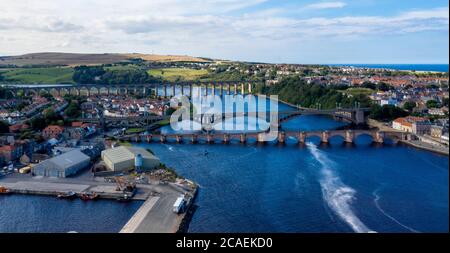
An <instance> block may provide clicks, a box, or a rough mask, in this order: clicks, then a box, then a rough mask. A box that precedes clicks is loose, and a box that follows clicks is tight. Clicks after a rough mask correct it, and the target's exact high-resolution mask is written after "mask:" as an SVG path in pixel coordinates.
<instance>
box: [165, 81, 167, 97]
mask: <svg viewBox="0 0 450 253" xmlns="http://www.w3.org/2000/svg"><path fill="white" fill-rule="evenodd" d="M164 97H165V98H166V97H167V85H166V84H164Z"/></svg>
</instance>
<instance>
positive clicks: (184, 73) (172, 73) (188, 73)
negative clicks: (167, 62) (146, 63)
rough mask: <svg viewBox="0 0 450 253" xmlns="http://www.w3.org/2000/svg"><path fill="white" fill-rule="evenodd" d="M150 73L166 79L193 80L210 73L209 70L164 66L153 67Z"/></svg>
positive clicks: (172, 80) (173, 80)
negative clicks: (160, 67) (159, 67)
mask: <svg viewBox="0 0 450 253" xmlns="http://www.w3.org/2000/svg"><path fill="white" fill-rule="evenodd" d="M148 73H149V74H150V75H152V76H154V77H162V78H163V79H164V80H167V81H171V82H175V81H192V80H196V79H198V78H199V77H202V76H205V75H207V74H208V71H207V70H197V69H185V68H164V69H151V70H149V71H148Z"/></svg>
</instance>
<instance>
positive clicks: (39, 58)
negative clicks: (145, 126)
mask: <svg viewBox="0 0 450 253" xmlns="http://www.w3.org/2000/svg"><path fill="white" fill-rule="evenodd" d="M137 58H139V59H142V60H144V61H155V62H208V61H209V60H208V59H203V58H198V57H192V56H181V55H155V54H75V53H53V52H49V53H32V54H24V55H18V56H1V57H0V65H3V66H8V65H15V66H19V67H23V66H30V65H32V66H62V65H65V66H78V65H99V64H111V63H117V62H123V61H128V60H130V59H137Z"/></svg>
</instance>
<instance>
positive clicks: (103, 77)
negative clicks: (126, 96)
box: [72, 66, 160, 84]
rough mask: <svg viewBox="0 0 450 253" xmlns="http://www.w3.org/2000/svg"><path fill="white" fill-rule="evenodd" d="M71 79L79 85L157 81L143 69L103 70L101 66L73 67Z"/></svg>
mask: <svg viewBox="0 0 450 253" xmlns="http://www.w3.org/2000/svg"><path fill="white" fill-rule="evenodd" d="M72 79H73V80H74V81H75V82H76V83H79V84H122V83H128V84H142V83H148V82H155V81H159V80H160V79H157V78H155V77H153V76H151V75H149V74H148V73H147V71H146V70H145V69H141V68H129V69H113V70H111V69H105V68H104V67H103V66H78V67H75V69H74V73H73V76H72Z"/></svg>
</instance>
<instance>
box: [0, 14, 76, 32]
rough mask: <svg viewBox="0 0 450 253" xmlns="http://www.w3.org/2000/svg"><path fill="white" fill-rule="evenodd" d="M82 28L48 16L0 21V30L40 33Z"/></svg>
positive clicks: (22, 17)
mask: <svg viewBox="0 0 450 253" xmlns="http://www.w3.org/2000/svg"><path fill="white" fill-rule="evenodd" d="M81 29H83V26H81V25H77V24H73V23H70V22H67V21H64V20H62V19H60V18H57V17H49V16H41V17H39V16H33V17H24V16H18V17H14V18H3V19H0V30H30V31H41V32H75V31H80V30H81Z"/></svg>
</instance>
